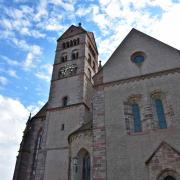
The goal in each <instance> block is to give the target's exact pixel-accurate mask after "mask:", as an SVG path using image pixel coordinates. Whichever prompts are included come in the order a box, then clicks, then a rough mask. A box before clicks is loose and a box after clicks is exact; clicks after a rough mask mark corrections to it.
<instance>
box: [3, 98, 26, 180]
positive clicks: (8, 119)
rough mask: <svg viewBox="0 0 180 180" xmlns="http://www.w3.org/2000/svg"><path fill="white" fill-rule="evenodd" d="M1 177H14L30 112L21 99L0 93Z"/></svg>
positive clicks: (6, 178)
mask: <svg viewBox="0 0 180 180" xmlns="http://www.w3.org/2000/svg"><path fill="white" fill-rule="evenodd" d="M0 114H1V118H0V124H1V126H0V159H1V163H0V177H3V180H9V179H12V176H13V171H14V167H15V161H16V156H17V154H18V149H19V145H20V141H21V138H22V135H23V134H22V132H23V130H24V128H25V123H26V121H27V118H28V115H29V112H28V110H27V109H26V108H25V107H24V106H23V104H21V102H20V101H18V100H15V99H11V98H8V97H3V96H2V95H0Z"/></svg>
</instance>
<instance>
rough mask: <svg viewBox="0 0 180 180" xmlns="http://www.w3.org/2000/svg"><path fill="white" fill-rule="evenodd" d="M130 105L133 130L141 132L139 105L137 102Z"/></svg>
mask: <svg viewBox="0 0 180 180" xmlns="http://www.w3.org/2000/svg"><path fill="white" fill-rule="evenodd" d="M131 107H132V114H133V119H134V132H141V131H142V127H141V115H140V108H139V105H138V104H137V103H133V104H132V105H131Z"/></svg>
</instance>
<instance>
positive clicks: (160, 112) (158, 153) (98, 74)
mask: <svg viewBox="0 0 180 180" xmlns="http://www.w3.org/2000/svg"><path fill="white" fill-rule="evenodd" d="M13 180H180V51H179V50H177V49H175V48H173V47H171V46H169V45H167V44H165V43H163V42H160V41H159V40H157V39H154V38H152V37H150V36H148V35H146V34H144V33H142V32H140V31H138V30H136V29H132V30H131V31H130V32H129V34H128V35H127V36H126V37H125V39H124V40H123V41H122V43H121V44H120V45H119V46H118V48H117V49H116V50H115V51H114V52H113V54H112V55H111V56H110V58H109V60H108V61H107V62H106V63H105V65H104V66H103V67H102V66H101V63H100V62H98V49H97V45H96V41H95V37H94V34H93V33H92V32H88V31H87V30H85V29H84V28H83V27H82V26H81V24H79V26H74V25H72V26H70V27H69V28H68V29H67V30H66V31H65V32H64V33H63V34H62V36H61V37H60V38H59V39H58V40H57V48H56V51H55V60H54V65H53V73H52V79H51V85H50V93H49V99H48V101H47V103H46V104H45V105H44V106H43V107H42V109H41V110H40V111H39V112H38V113H37V114H36V115H35V116H34V117H29V119H28V121H27V124H26V128H25V130H24V134H23V138H22V142H21V144H20V149H19V153H18V156H17V161H16V166H15V170H14V176H13Z"/></svg>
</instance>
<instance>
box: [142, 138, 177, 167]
mask: <svg viewBox="0 0 180 180" xmlns="http://www.w3.org/2000/svg"><path fill="white" fill-rule="evenodd" d="M162 146H168V147H169V148H170V149H172V150H173V151H174V152H176V153H177V154H179V155H180V152H179V151H177V150H176V149H175V148H173V147H172V146H170V145H169V144H168V143H166V142H165V141H162V142H161V143H160V145H159V146H158V147H157V148H156V149H155V151H154V152H153V153H152V154H151V156H150V157H149V158H148V159H147V161H146V162H145V163H146V164H148V163H149V162H150V161H151V159H152V158H153V157H154V156H155V154H156V153H157V152H158V151H159V150H160V148H161V147H162Z"/></svg>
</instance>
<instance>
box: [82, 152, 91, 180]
mask: <svg viewBox="0 0 180 180" xmlns="http://www.w3.org/2000/svg"><path fill="white" fill-rule="evenodd" d="M82 179H83V180H90V156H89V153H86V154H85V155H84V157H83V167H82Z"/></svg>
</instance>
